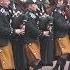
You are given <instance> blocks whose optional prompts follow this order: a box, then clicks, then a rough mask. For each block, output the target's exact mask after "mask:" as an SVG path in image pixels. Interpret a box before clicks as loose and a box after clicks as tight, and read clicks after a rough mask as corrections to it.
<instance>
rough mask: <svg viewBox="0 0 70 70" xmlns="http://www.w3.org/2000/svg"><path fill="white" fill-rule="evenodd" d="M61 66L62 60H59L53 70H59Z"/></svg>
mask: <svg viewBox="0 0 70 70" xmlns="http://www.w3.org/2000/svg"><path fill="white" fill-rule="evenodd" d="M59 65H60V59H58V60H57V63H56V65H55V67H54V68H53V69H52V70H58V68H59Z"/></svg>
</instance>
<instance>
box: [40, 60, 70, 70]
mask: <svg viewBox="0 0 70 70" xmlns="http://www.w3.org/2000/svg"><path fill="white" fill-rule="evenodd" d="M55 64H56V61H54V62H53V66H52V67H51V66H43V67H42V69H39V70H52V68H53V67H54V66H55ZM68 65H69V61H67V62H66V65H65V67H64V70H68ZM59 70H60V69H59Z"/></svg>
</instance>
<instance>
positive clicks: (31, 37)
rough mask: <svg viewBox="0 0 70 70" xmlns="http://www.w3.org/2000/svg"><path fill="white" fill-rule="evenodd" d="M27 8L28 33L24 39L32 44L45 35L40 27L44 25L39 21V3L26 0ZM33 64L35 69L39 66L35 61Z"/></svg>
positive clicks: (26, 42)
mask: <svg viewBox="0 0 70 70" xmlns="http://www.w3.org/2000/svg"><path fill="white" fill-rule="evenodd" d="M25 10H27V12H26V13H25V15H26V17H27V19H26V20H27V21H26V33H25V37H24V40H25V44H30V45H31V43H32V42H33V41H35V40H39V37H40V36H42V35H45V33H44V32H42V30H40V29H39V25H40V26H42V25H41V24H40V23H39V20H40V18H39V16H38V13H37V10H38V6H37V3H36V2H33V1H31V0H29V1H26V2H25ZM31 66H32V67H33V68H35V69H36V68H37V67H38V66H37V65H35V63H32V64H31Z"/></svg>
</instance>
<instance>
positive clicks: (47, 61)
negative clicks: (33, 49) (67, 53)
mask: <svg viewBox="0 0 70 70" xmlns="http://www.w3.org/2000/svg"><path fill="white" fill-rule="evenodd" d="M44 11H45V12H44V15H42V17H43V18H42V21H40V24H41V23H42V25H41V26H40V25H39V27H40V29H41V30H42V31H43V32H44V33H45V35H42V36H41V38H40V43H41V56H42V60H41V63H40V64H42V66H47V65H49V66H52V65H53V64H52V60H53V54H54V41H53V18H52V10H51V7H50V6H49V1H45V2H44ZM43 19H44V20H43Z"/></svg>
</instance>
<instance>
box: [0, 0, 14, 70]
mask: <svg viewBox="0 0 70 70" xmlns="http://www.w3.org/2000/svg"><path fill="white" fill-rule="evenodd" d="M9 4H10V0H0V33H1V34H0V65H2V68H3V69H15V66H14V59H13V53H12V46H11V44H10V36H11V34H12V33H13V30H12V29H11V17H12V11H11V8H10V7H9Z"/></svg>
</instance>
